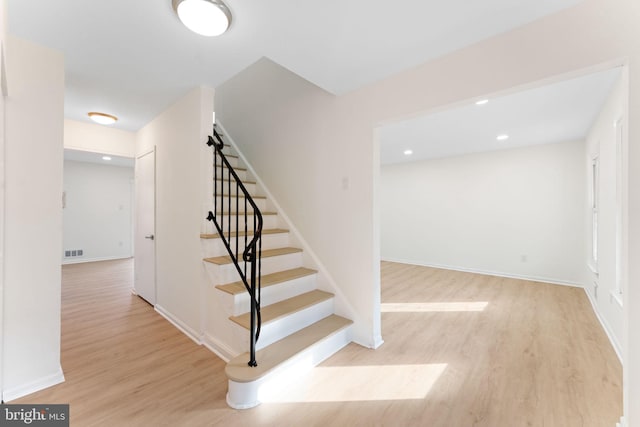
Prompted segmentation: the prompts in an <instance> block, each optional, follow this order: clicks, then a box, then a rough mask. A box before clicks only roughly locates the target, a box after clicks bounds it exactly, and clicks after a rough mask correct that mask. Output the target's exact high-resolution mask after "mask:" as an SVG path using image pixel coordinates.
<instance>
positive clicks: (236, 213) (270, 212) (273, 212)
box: [216, 211, 278, 216]
mask: <svg viewBox="0 0 640 427" xmlns="http://www.w3.org/2000/svg"><path fill="white" fill-rule="evenodd" d="M260 213H261V214H262V216H265V215H278V212H275V211H260ZM244 214H245V212H231V213H228V212H227V213H225V214H224V216H229V215H239V216H242V215H244ZM246 214H247V216H251V215H253V212H247V213H246ZM216 215H222V212H216Z"/></svg>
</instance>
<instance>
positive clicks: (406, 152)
mask: <svg viewBox="0 0 640 427" xmlns="http://www.w3.org/2000/svg"><path fill="white" fill-rule="evenodd" d="M412 154H413V150H404V155H405V156H410V155H412Z"/></svg>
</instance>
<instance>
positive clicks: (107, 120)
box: [88, 111, 118, 125]
mask: <svg viewBox="0 0 640 427" xmlns="http://www.w3.org/2000/svg"><path fill="white" fill-rule="evenodd" d="M88 116H89V118H90V119H91V120H93V121H94V122H96V123H100V124H101V125H112V124H114V123H115V122H117V121H118V118H117V117H116V116H112V115H111V114H105V113H97V112H95V111H92V112H90V113H89V114H88Z"/></svg>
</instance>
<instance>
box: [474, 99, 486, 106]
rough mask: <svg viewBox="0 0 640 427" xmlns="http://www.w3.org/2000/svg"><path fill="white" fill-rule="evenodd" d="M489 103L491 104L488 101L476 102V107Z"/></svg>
mask: <svg viewBox="0 0 640 427" xmlns="http://www.w3.org/2000/svg"><path fill="white" fill-rule="evenodd" d="M488 102H489V100H488V99H481V100H479V101H476V105H484V104H486V103H488Z"/></svg>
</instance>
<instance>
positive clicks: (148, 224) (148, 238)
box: [134, 150, 156, 305]
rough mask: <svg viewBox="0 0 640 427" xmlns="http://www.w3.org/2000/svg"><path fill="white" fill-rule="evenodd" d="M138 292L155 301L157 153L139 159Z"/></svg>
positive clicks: (137, 184) (136, 277) (136, 244)
mask: <svg viewBox="0 0 640 427" xmlns="http://www.w3.org/2000/svg"><path fill="white" fill-rule="evenodd" d="M135 189H136V195H135V197H136V223H135V249H134V264H135V281H134V288H135V292H136V293H137V294H138V295H139V296H140V297H142V298H144V299H145V300H146V301H147V302H148V303H149V304H151V305H155V304H156V240H155V224H156V221H155V219H156V153H155V150H154V151H150V152H149V153H147V154H143V155H142V156H140V157H138V158H137V159H136V183H135Z"/></svg>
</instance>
